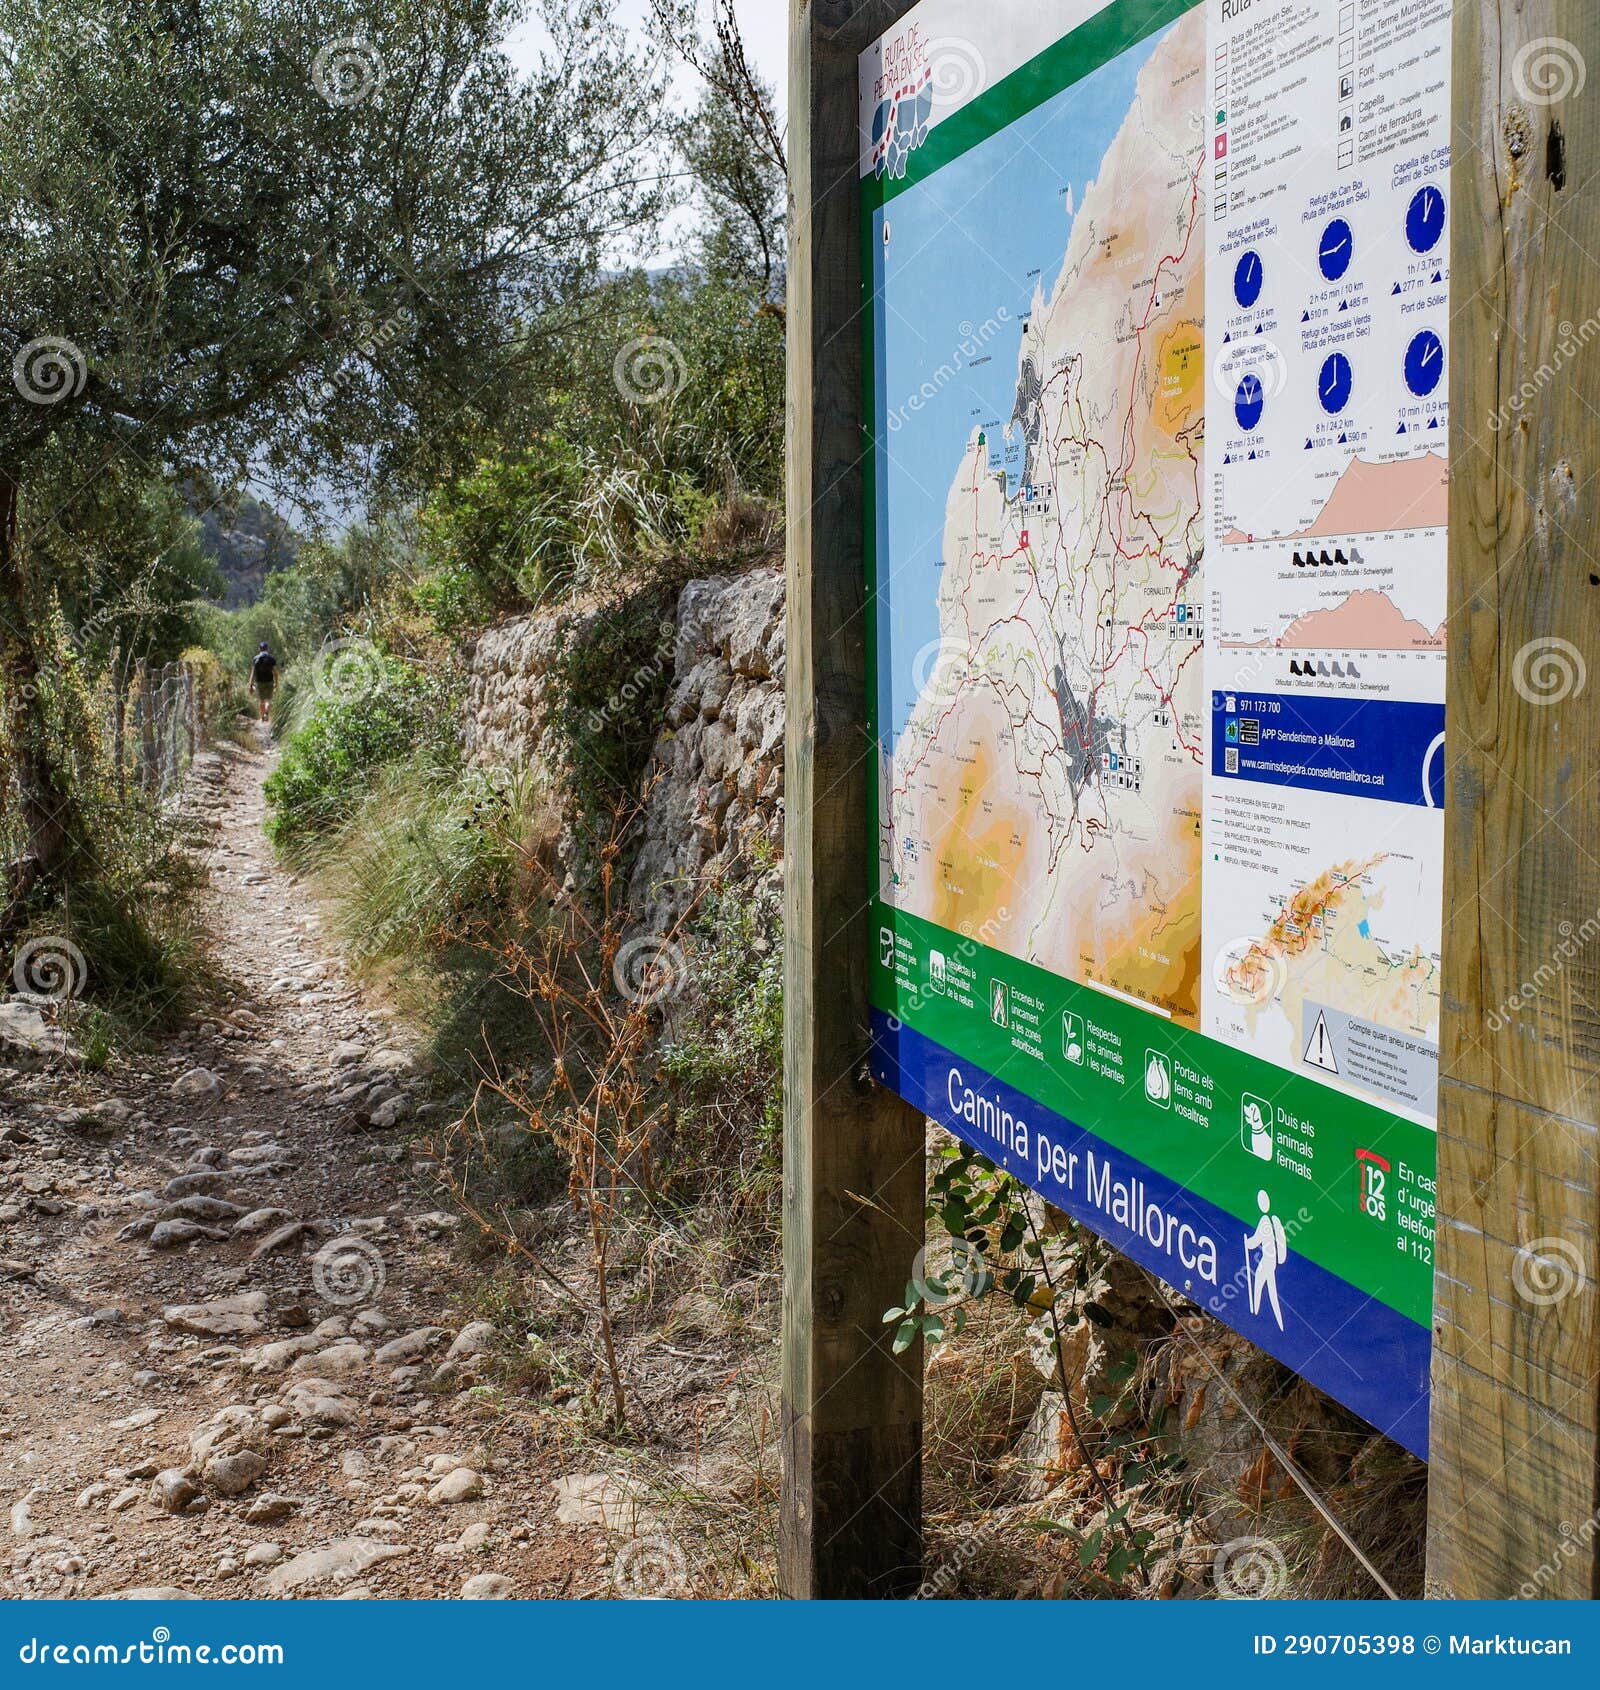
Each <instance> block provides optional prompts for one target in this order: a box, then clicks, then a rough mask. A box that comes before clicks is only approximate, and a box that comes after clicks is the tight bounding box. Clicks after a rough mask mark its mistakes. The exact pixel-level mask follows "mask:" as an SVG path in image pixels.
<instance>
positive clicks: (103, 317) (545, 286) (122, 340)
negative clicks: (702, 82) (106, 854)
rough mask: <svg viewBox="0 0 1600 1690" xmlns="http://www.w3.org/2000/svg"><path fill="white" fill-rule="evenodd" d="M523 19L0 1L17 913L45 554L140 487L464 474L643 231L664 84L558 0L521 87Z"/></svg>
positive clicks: (55, 835)
mask: <svg viewBox="0 0 1600 1690" xmlns="http://www.w3.org/2000/svg"><path fill="white" fill-rule="evenodd" d="M524 4H525V0H384V4H383V5H382V6H381V7H380V6H370V7H369V6H365V5H358V4H355V3H354V0H6V7H5V11H4V15H3V17H0V689H3V692H4V695H5V699H6V702H7V706H8V713H9V718H10V719H9V723H8V741H9V752H10V760H11V774H12V778H13V782H14V786H15V789H16V795H17V800H18V803H19V806H20V809H21V812H22V815H23V818H24V821H25V824H26V830H27V846H26V850H25V852H24V854H23V856H22V857H21V859H20V860H19V861H17V862H15V863H13V864H11V865H9V876H10V885H9V891H10V894H11V897H12V899H13V900H15V899H16V898H17V897H18V896H19V895H20V894H22V893H24V892H26V891H27V890H28V889H29V888H30V887H32V886H33V885H35V884H36V883H37V882H38V881H39V880H40V879H41V877H46V876H49V875H52V874H54V873H55V872H57V871H58V870H59V869H60V868H61V867H62V866H63V865H64V863H65V862H66V860H67V859H68V857H69V854H70V851H71V849H72V846H73V838H72V812H71V802H70V793H69V792H68V790H67V783H66V780H65V776H64V773H63V771H62V770H61V769H60V768H59V767H57V766H56V764H55V760H54V755H53V753H52V751H51V749H50V746H49V743H48V736H47V735H46V733H45V731H44V718H43V714H42V712H41V710H40V709H39V707H38V702H37V698H38V691H39V687H40V684H41V679H42V677H41V675H40V672H39V659H38V656H37V653H36V650H35V647H34V642H33V641H32V639H31V637H30V632H29V629H30V617H31V616H32V615H33V614H34V613H35V612H36V611H37V609H38V606H39V600H40V595H41V594H43V593H46V592H48V590H49V587H50V583H49V581H48V580H47V579H43V578H41V577H42V576H43V575H45V574H46V573H47V569H46V566H45V564H44V562H43V561H42V560H43V559H44V557H45V554H46V551H47V548H43V547H38V546H34V545H31V544H30V543H29V536H30V534H32V533H34V532H36V531H38V530H39V529H40V527H41V526H44V525H48V524H49V523H51V522H52V520H54V519H55V517H56V516H57V515H58V513H59V512H60V511H61V510H62V508H63V506H64V504H66V503H68V502H70V501H71V500H72V499H73V498H74V496H75V489H81V488H83V487H86V486H87V485H89V484H90V483H92V482H94V481H96V480H97V479H98V478H100V477H102V476H104V475H106V474H108V473H110V472H111V471H112V470H113V468H116V467H121V466H126V465H128V464H130V463H132V464H136V465H139V466H142V467H143V468H144V469H146V470H147V471H149V472H150V473H152V474H161V475H167V476H185V477H187V476H206V477H211V478H213V479H215V480H218V481H227V480H230V479H232V480H235V481H236V480H238V479H239V478H241V477H243V476H247V475H252V474H254V475H267V474H270V475H273V476H274V477H277V478H283V479H287V478H290V477H295V476H298V477H301V478H315V479H316V481H317V483H318V484H319V485H321V486H324V487H327V486H330V485H331V486H334V487H351V486H355V485H358V484H360V483H361V482H363V481H370V480H372V479H374V478H377V479H383V480H387V481H396V480H398V481H401V482H403V481H404V480H405V478H407V477H416V476H422V475H426V474H427V473H429V471H430V470H433V469H438V468H441V467H446V466H447V465H448V464H449V463H450V461H451V456H452V452H453V450H454V444H455V442H457V441H458V440H460V439H461V438H462V437H463V436H464V435H465V434H467V433H470V431H471V429H472V427H473V426H474V425H475V424H477V423H481V422H482V421H483V420H484V419H485V418H487V417H488V416H490V415H491V414H492V413H493V411H494V408H495V406H496V404H497V402H498V397H499V389H500V386H501V382H500V373H501V370H502V368H503V360H504V359H505V358H506V357H507V356H508V355H510V354H511V353H512V349H514V348H515V347H516V346H517V344H518V339H519V337H518V332H517V331H518V325H519V323H521V322H524V321H526V320H527V318H528V317H529V316H530V315H532V314H533V313H535V312H537V311H540V310H543V309H547V308H548V307H549V305H550V303H551V302H552V301H553V300H556V299H559V298H560V297H562V296H563V295H565V294H568V293H570V292H571V291H572V290H574V289H575V288H578V287H581V286H582V285H583V284H584V283H585V282H586V281H587V280H588V279H590V278H592V277H593V276H594V275H595V274H596V273H597V270H598V268H599V266H601V265H602V264H603V263H604V262H605V260H606V255H607V252H608V247H609V245H610V243H612V242H613V241H614V240H615V239H617V238H618V237H619V236H620V235H621V234H623V233H624V232H625V231H627V230H629V229H631V228H635V227H637V226H638V225H640V224H641V223H643V222H645V221H647V220H648V219H650V218H651V217H652V216H653V214H654V211H655V208H656V203H657V190H656V187H655V182H656V179H657V178H656V173H655V169H654V165H653V158H654V148H655V134H656V126H657V124H658V122H659V120H660V113H661V110H662V94H663V90H662V87H661V83H660V79H659V76H658V75H657V73H656V72H655V70H654V69H653V68H652V67H650V66H645V67H643V68H641V67H640V66H639V65H637V64H636V63H635V62H634V61H633V59H632V57H631V55H630V53H629V51H628V46H627V43H626V42H625V41H624V40H623V39H622V37H620V36H619V35H618V34H617V32H616V31H615V30H614V29H613V28H612V27H611V26H610V25H609V24H608V23H607V21H606V11H607V8H606V7H605V6H604V5H603V4H602V0H565V3H561V4H558V3H556V0H549V3H548V4H547V6H546V9H545V13H546V15H545V20H544V21H545V23H546V27H547V32H548V36H549V43H550V44H549V46H548V47H547V49H546V50H545V53H544V56H543V58H542V60H541V62H540V64H539V66H538V68H537V69H536V70H534V71H533V72H531V73H530V74H527V75H519V74H518V72H517V70H516V69H515V68H514V67H513V65H512V64H511V62H510V60H509V59H508V58H507V56H506V54H505V51H504V43H505V40H506V37H507V34H508V32H509V31H510V30H511V29H512V28H514V27H515V26H516V25H517V24H518V23H520V22H521V20H522V11H523V6H524ZM47 462H48V463H49V464H50V465H51V466H52V473H51V474H50V475H49V476H48V477H45V476H43V475H42V474H41V466H42V465H44V464H45V463H47ZM63 462H65V463H67V464H68V465H69V466H70V473H68V474H66V475H63V474H61V473H60V465H61V464H62V463H63ZM74 478H76V479H74ZM46 483H48V491H47V490H46Z"/></svg>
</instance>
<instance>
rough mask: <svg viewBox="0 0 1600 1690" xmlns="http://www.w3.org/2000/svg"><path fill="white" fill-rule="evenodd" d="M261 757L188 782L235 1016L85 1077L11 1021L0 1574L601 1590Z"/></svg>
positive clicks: (405, 1095)
mask: <svg viewBox="0 0 1600 1690" xmlns="http://www.w3.org/2000/svg"><path fill="white" fill-rule="evenodd" d="M269 764H270V752H269V751H268V750H267V748H266V747H265V746H264V745H263V746H258V747H256V748H255V749H253V750H239V749H236V748H233V747H224V748H222V749H220V750H217V751H213V752H210V753H208V754H206V755H205V756H204V757H203V758H202V759H201V760H200V761H199V762H198V763H197V764H196V768H195V772H194V775H193V777H192V780H191V783H190V787H189V791H188V797H187V800H186V801H187V802H188V803H189V804H190V805H191V806H193V807H194V808H195V809H196V811H197V813H198V814H199V816H200V817H201V819H202V820H203V821H204V822H205V824H206V827H207V829H208V830H209V837H210V839H211V841H212V844H211V848H210V853H209V863H208V866H209V869H210V878H211V886H210V890H209V891H208V892H207V893H206V894H205V895H204V899H203V903H204V911H205V919H206V921H207V923H208V926H209V927H210V929H211V932H212V935H213V939H214V945H215V955H216V960H217V964H218V966H219V968H220V970H221V971H222V973H223V974H224V975H225V976H226V977H228V978H230V979H232V980H234V981H236V982H238V984H239V990H238V991H237V993H236V995H234V996H233V997H232V998H231V999H230V1000H228V1002H227V1004H226V1006H225V1008H224V1010H223V1011H222V1012H220V1013H214V1014H213V1015H212V1016H211V1018H210V1019H207V1020H204V1021H202V1022H200V1023H199V1024H197V1025H196V1026H194V1027H192V1028H191V1029H190V1030H189V1031H188V1032H187V1033H186V1034H184V1035H183V1036H181V1037H179V1038H177V1039H176V1040H174V1041H173V1042H172V1043H170V1044H168V1045H166V1046H164V1047H162V1048H160V1049H159V1050H157V1051H155V1052H154V1053H151V1054H147V1055H144V1054H142V1055H139V1056H136V1057H134V1058H132V1059H128V1060H118V1061H115V1062H113V1063H112V1064H111V1066H110V1067H108V1068H107V1069H106V1070H105V1071H104V1072H102V1073H95V1074H91V1073H89V1072H86V1071H85V1070H83V1069H82V1067H81V1066H79V1065H75V1064H74V1063H72V1062H71V1061H70V1060H65V1059H59V1058H58V1059H44V1058H40V1057H38V1056H37V1055H35V1056H32V1057H30V1056H29V1055H28V1054H27V1053H26V1052H24V1051H21V1050H19V1048H18V1047H17V1046H16V1044H15V1043H13V1044H11V1045H5V1044H0V1507H8V1508H9V1520H8V1521H6V1522H0V1588H4V1589H5V1591H6V1594H8V1595H12V1596H20V1597H28V1596H59V1595H84V1596H123V1597H128V1596H136V1595H137V1596H145V1595H151V1594H159V1595H161V1596H163V1597H168V1598H171V1597H178V1596H187V1597H242V1596H249V1597H322V1596H342V1597H354V1596H385V1597H390V1596H397V1597H421V1598H428V1597H432V1598H443V1597H449V1598H454V1597H458V1596H466V1597H552V1596H568V1597H576V1596H587V1595H609V1594H611V1583H610V1579H609V1577H608V1573H607V1570H606V1564H607V1559H608V1557H607V1555H606V1552H605V1549H604V1545H603V1542H602V1540H601V1538H600V1537H599V1535H598V1534H597V1533H595V1532H594V1531H593V1530H592V1529H586V1528H585V1527H584V1526H582V1525H577V1524H570V1523H566V1521H565V1520H563V1519H558V1518H557V1509H558V1490H557V1486H556V1484H555V1482H554V1481H555V1480H556V1479H557V1478H558V1476H559V1474H558V1471H556V1470H552V1469H550V1468H549V1467H548V1466H547V1465H545V1464H546V1463H548V1462H550V1461H551V1460H553V1459H554V1456H553V1454H552V1452H551V1451H549V1450H544V1451H541V1450H540V1449H538V1448H531V1449H530V1448H526V1447H522V1444H521V1442H520V1441H518V1442H517V1443H516V1444H515V1445H514V1444H513V1439H512V1437H511V1436H510V1435H509V1434H508V1424H509V1423H508V1422H506V1421H505V1419H504V1417H503V1415H502V1414H501V1412H500V1411H499V1410H498V1409H496V1408H495V1407H494V1398H493V1393H486V1392H483V1391H480V1390H478V1389H477V1388H476V1386H477V1381H478V1379H479V1377H480V1375H481V1373H482V1372H483V1371H484V1370H485V1369H486V1368H487V1366H488V1365H489V1363H488V1358H487V1355H486V1352H487V1351H488V1349H489V1348H490V1347H491V1345H492V1342H493V1337H494V1334H493V1329H492V1327H490V1326H489V1325H488V1324H487V1323H486V1322H483V1321H480V1320H475V1319H473V1318H472V1317H471V1289H472V1281H471V1275H470V1272H469V1271H468V1270H467V1269H466V1268H465V1267H464V1266H463V1264H462V1262H461V1261H460V1259H459V1258H458V1256H457V1253H456V1248H455V1238H454V1234H455V1232H456V1229H457V1221H456V1218H455V1216H454V1215H452V1214H451V1213H449V1212H448V1211H447V1209H446V1207H445V1199H444V1196H443V1193H442V1192H441V1190H440V1189H439V1187H438V1184H437V1182H436V1179H435V1177H434V1170H433V1166H432V1164H431V1163H430V1162H428V1161H427V1160H426V1158H425V1156H423V1155H422V1154H421V1153H419V1152H417V1151H415V1150H413V1148H412V1136H413V1135H412V1133H411V1132H410V1131H409V1125H410V1123H411V1122H412V1121H413V1120H414V1118H415V1116H416V1115H417V1113H418V1112H419V1110H420V1111H421V1112H423V1113H424V1114H425V1113H426V1110H427V1107H428V1106H427V1105H426V1104H425V1103H424V1102H423V1099H422V1093H423V1089H424V1088H423V1086H422V1083H421V1081H420V1080H419V1078H418V1076H417V1073H416V1069H415V1063H414V1059H413V1056H412V1054H411V1053H410V1052H409V1051H408V1049H407V1047H406V1042H405V1036H404V1029H403V1028H400V1027H398V1026H396V1025H395V1024H394V1023H392V1022H390V1021H389V1020H387V1019H386V1018H385V1017H384V1016H383V1015H382V1014H381V1013H379V1012H377V1011H376V1010H374V1009H373V1008H371V1007H370V1006H368V1005H367V1004H365V1003H364V1002H363V999H362V995H361V993H360V992H359V991H358V990H357V989H356V988H355V987H354V986H353V985H352V984H351V983H350V982H349V981H348V980H347V979H346V977H345V976H344V973H343V971H342V968H341V966H340V964H339V963H338V961H337V960H336V959H335V958H334V957H333V955H332V954H331V952H330V950H329V948H328V947H327V946H326V945H325V944H324V943H323V942H322V940H321V939H320V937H319V932H318V918H317V914H316V912H315V910H314V908H313V907H312V905H311V902H310V900H309V898H308V897H307V895H306V894H305V892H304V891H303V890H302V889H301V888H299V887H298V886H297V885H296V884H295V882H294V880H293V878H292V877H291V876H290V875H289V874H288V873H286V872H285V871H284V869H283V868H282V867H281V866H280V865H279V864H278V863H277V862H276V861H275V860H274V858H273V855H272V852H271V850H270V847H269V846H268V844H267V842H266V840H265V838H264V837H263V834H262V830H261V825H262V819H263V815H264V803H263V799H262V794H261V783H262V780H263V777H264V775H265V773H266V770H267V768H268V766H269ZM563 1512H565V1511H563Z"/></svg>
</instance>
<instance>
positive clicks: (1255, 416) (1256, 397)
mask: <svg viewBox="0 0 1600 1690" xmlns="http://www.w3.org/2000/svg"><path fill="white" fill-rule="evenodd" d="M1265 404H1266V394H1265V393H1264V392H1263V391H1262V388H1261V377H1260V376H1258V375H1256V374H1255V373H1254V372H1253V371H1252V372H1251V373H1250V374H1249V375H1247V376H1246V377H1245V378H1244V379H1243V380H1242V381H1241V382H1240V383H1239V389H1238V392H1236V393H1235V394H1234V396H1233V414H1234V416H1235V417H1237V418H1238V419H1239V426H1240V428H1242V429H1243V430H1244V431H1245V433H1246V434H1248V433H1249V432H1250V431H1251V430H1252V429H1253V428H1254V427H1255V426H1256V424H1257V423H1259V422H1260V421H1261V412H1262V408H1263V407H1264V406H1265Z"/></svg>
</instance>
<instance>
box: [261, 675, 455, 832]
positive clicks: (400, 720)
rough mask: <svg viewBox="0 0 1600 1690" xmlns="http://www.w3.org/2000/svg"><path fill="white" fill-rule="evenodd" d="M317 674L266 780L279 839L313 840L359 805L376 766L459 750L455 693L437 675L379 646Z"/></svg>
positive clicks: (271, 821) (272, 825) (270, 824)
mask: <svg viewBox="0 0 1600 1690" xmlns="http://www.w3.org/2000/svg"><path fill="white" fill-rule="evenodd" d="M331 675H332V678H331V679H329V680H327V681H324V682H322V683H321V687H322V690H320V691H319V690H318V685H319V682H318V680H317V678H316V676H315V674H314V675H313V681H312V687H311V690H310V696H309V700H308V704H307V707H306V709H305V712H304V717H303V720H301V721H300V722H299V723H298V724H297V725H296V727H295V729H294V731H293V732H292V733H291V734H290V736H289V738H288V739H287V741H286V742H285V744H284V748H283V756H282V758H281V759H280V760H279V763H278V766H277V768H276V769H274V770H273V771H272V774H271V776H270V777H269V778H268V780H267V786H266V793H267V800H268V803H269V804H270V805H271V806H272V815H271V817H270V819H269V820H268V822H267V834H268V837H269V838H270V839H271V840H272V842H273V843H274V844H275V845H278V846H280V847H291V846H297V845H304V844H308V843H310V842H311V841H313V840H314V839H315V838H316V836H317V835H319V834H325V833H327V832H328V831H330V830H331V829H332V828H334V827H336V826H337V825H338V824H339V823H340V822H342V821H344V820H346V819H347V818H348V817H349V816H351V815H352V814H353V813H354V812H355V810H356V809H357V808H358V806H359V805H360V803H361V801H362V796H363V793H364V790H365V777H366V776H367V775H368V774H369V772H370V771H372V770H373V769H376V768H378V767H380V766H381V765H383V764H386V763H392V762H395V761H397V760H398V759H400V758H402V757H404V756H407V755H408V754H409V753H411V752H413V751H414V750H415V749H416V748H417V747H418V746H419V745H421V746H423V747H424V748H425V749H427V750H430V751H432V752H433V754H434V755H448V754H451V753H453V750H454V742H453V734H452V728H453V702H454V698H453V692H452V690H451V689H450V688H449V687H448V686H447V685H445V684H444V683H442V682H441V681H439V680H438V679H437V678H436V677H433V676H429V675H427V674H424V673H421V672H419V671H418V670H415V669H413V668H411V666H410V665H408V664H405V663H401V662H398V661H397V660H396V659H394V658H392V657H387V656H384V655H383V654H381V653H379V652H378V651H377V650H376V649H375V648H367V649H366V650H364V651H362V652H361V653H360V654H359V662H352V664H351V666H350V667H349V668H348V669H344V670H334V671H332V672H331Z"/></svg>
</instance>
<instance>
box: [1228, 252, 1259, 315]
mask: <svg viewBox="0 0 1600 1690" xmlns="http://www.w3.org/2000/svg"><path fill="white" fill-rule="evenodd" d="M1233 297H1234V298H1235V299H1237V300H1238V301H1239V304H1240V305H1241V307H1243V309H1244V310H1246V311H1248V310H1249V309H1250V307H1251V306H1252V305H1254V304H1255V302H1256V301H1257V300H1258V299H1259V298H1260V297H1261V254H1260V253H1259V252H1246V253H1243V254H1241V255H1240V258H1239V262H1238V263H1237V264H1235V265H1234V267H1233Z"/></svg>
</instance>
